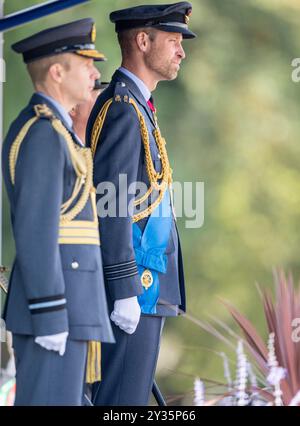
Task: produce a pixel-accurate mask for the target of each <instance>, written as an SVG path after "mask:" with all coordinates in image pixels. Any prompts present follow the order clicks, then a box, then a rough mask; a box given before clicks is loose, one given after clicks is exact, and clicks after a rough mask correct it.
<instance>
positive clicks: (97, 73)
mask: <svg viewBox="0 0 300 426" xmlns="http://www.w3.org/2000/svg"><path fill="white" fill-rule="evenodd" d="M100 77H101V74H100V71H99V70H98V68H96V67H95V66H94V65H93V70H92V78H93V79H94V80H98V79H99V78H100Z"/></svg>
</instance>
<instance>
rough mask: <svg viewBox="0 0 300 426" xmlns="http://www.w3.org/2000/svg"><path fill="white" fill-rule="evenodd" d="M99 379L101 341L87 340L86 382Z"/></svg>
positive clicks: (98, 380) (90, 382)
mask: <svg viewBox="0 0 300 426" xmlns="http://www.w3.org/2000/svg"><path fill="white" fill-rule="evenodd" d="M100 380H101V343H100V342H96V341H94V340H92V341H90V342H88V355H87V366H86V383H89V384H93V383H95V382H100Z"/></svg>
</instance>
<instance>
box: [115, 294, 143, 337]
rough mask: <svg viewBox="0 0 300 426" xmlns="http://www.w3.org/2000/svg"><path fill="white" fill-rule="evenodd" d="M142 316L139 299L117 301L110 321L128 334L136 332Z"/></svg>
mask: <svg viewBox="0 0 300 426" xmlns="http://www.w3.org/2000/svg"><path fill="white" fill-rule="evenodd" d="M140 316H141V308H140V305H139V302H138V300H137V297H136V296H134V297H129V298H127V299H119V300H115V304H114V310H113V312H112V313H111V316H110V319H111V320H112V321H113V322H114V323H115V324H116V325H117V326H118V327H120V329H121V330H123V331H125V332H126V333H128V334H132V333H134V332H135V330H136V328H137V325H138V323H139V320H140Z"/></svg>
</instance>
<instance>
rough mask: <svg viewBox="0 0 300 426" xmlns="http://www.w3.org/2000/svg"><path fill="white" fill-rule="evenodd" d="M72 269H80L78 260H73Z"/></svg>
mask: <svg viewBox="0 0 300 426" xmlns="http://www.w3.org/2000/svg"><path fill="white" fill-rule="evenodd" d="M71 266H72V269H78V268H79V263H78V262H72V265H71Z"/></svg>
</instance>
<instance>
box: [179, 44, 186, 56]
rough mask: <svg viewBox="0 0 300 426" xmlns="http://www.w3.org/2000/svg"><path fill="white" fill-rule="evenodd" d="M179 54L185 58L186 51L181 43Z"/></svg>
mask: <svg viewBox="0 0 300 426" xmlns="http://www.w3.org/2000/svg"><path fill="white" fill-rule="evenodd" d="M177 55H178V56H180V58H181V59H184V58H185V51H184V49H183V47H182V45H181V44H180V45H179V47H178V51H177Z"/></svg>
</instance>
